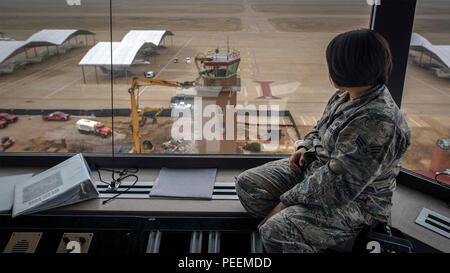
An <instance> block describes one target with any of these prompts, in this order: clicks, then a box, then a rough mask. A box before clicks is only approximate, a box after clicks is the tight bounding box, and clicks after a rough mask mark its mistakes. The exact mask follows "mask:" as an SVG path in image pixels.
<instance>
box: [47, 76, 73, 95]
mask: <svg viewBox="0 0 450 273" xmlns="http://www.w3.org/2000/svg"><path fill="white" fill-rule="evenodd" d="M79 80H81V77H80V78H77V79H75V80H73V81H71V82H69V83H68V84H65V85H64V86H62V87H60V88H58V89H56V90H55V91H53V92H52V93H50V94H48V95H47V96H45V97H44V98H49V97H50V96H53V95H55V94H56V93H58V92H60V91H62V90H64V89H66V88H67V87H68V86H70V85H72V84H74V83H75V82H76V81H79Z"/></svg>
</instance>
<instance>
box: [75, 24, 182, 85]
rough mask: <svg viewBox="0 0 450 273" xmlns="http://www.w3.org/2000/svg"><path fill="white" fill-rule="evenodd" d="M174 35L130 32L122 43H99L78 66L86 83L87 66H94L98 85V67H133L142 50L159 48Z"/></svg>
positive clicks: (149, 31)
mask: <svg viewBox="0 0 450 273" xmlns="http://www.w3.org/2000/svg"><path fill="white" fill-rule="evenodd" d="M173 35H174V34H173V33H172V32H171V31H168V30H130V31H129V32H128V33H127V34H126V35H125V36H124V37H123V38H122V41H120V42H98V43H97V44H96V45H95V46H94V47H92V48H91V49H90V50H89V51H88V52H87V53H86V55H84V57H83V58H82V59H81V61H80V62H79V63H78V66H81V71H82V73H83V80H84V83H86V78H85V74H84V67H85V66H93V67H94V68H95V73H96V74H95V75H96V80H97V83H98V75H97V69H96V68H97V66H111V65H112V66H120V67H128V66H131V65H133V62H134V60H135V58H136V56H137V55H138V53H139V51H140V50H141V49H143V48H147V47H159V46H160V45H161V43H162V42H163V40H164V38H165V37H166V36H173ZM111 45H112V60H111ZM111 71H112V67H111Z"/></svg>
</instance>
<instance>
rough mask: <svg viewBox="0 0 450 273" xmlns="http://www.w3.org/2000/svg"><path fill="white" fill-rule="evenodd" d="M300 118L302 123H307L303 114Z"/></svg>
mask: <svg viewBox="0 0 450 273" xmlns="http://www.w3.org/2000/svg"><path fill="white" fill-rule="evenodd" d="M300 119H301V120H302V123H303V124H302V125H306V121H305V119H304V118H303V116H300Z"/></svg>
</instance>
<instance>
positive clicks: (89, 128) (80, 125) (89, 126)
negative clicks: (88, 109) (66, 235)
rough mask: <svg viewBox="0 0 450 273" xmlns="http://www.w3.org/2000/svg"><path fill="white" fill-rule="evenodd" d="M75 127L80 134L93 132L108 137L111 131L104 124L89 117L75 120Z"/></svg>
mask: <svg viewBox="0 0 450 273" xmlns="http://www.w3.org/2000/svg"><path fill="white" fill-rule="evenodd" d="M77 129H78V131H79V132H80V133H82V134H94V135H97V136H101V137H108V136H110V135H111V133H112V130H111V129H110V128H108V127H105V124H103V123H101V122H98V121H95V120H89V119H80V120H79V121H77Z"/></svg>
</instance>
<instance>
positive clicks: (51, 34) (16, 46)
mask: <svg viewBox="0 0 450 273" xmlns="http://www.w3.org/2000/svg"><path fill="white" fill-rule="evenodd" d="M79 35H85V38H86V39H85V40H86V45H87V44H88V41H87V35H93V36H95V33H94V32H91V31H88V30H81V29H43V30H41V31H39V32H37V33H35V34H33V35H31V36H30V37H29V38H28V39H27V40H26V41H0V63H3V62H4V61H6V60H7V59H8V58H10V57H12V56H14V55H17V54H19V53H21V52H24V51H25V53H26V51H27V49H29V48H36V47H40V46H60V45H62V44H64V43H65V42H66V41H68V40H70V39H71V38H73V37H75V39H76V37H77V36H79ZM93 40H94V42H95V38H93ZM77 42H78V40H77Z"/></svg>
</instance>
